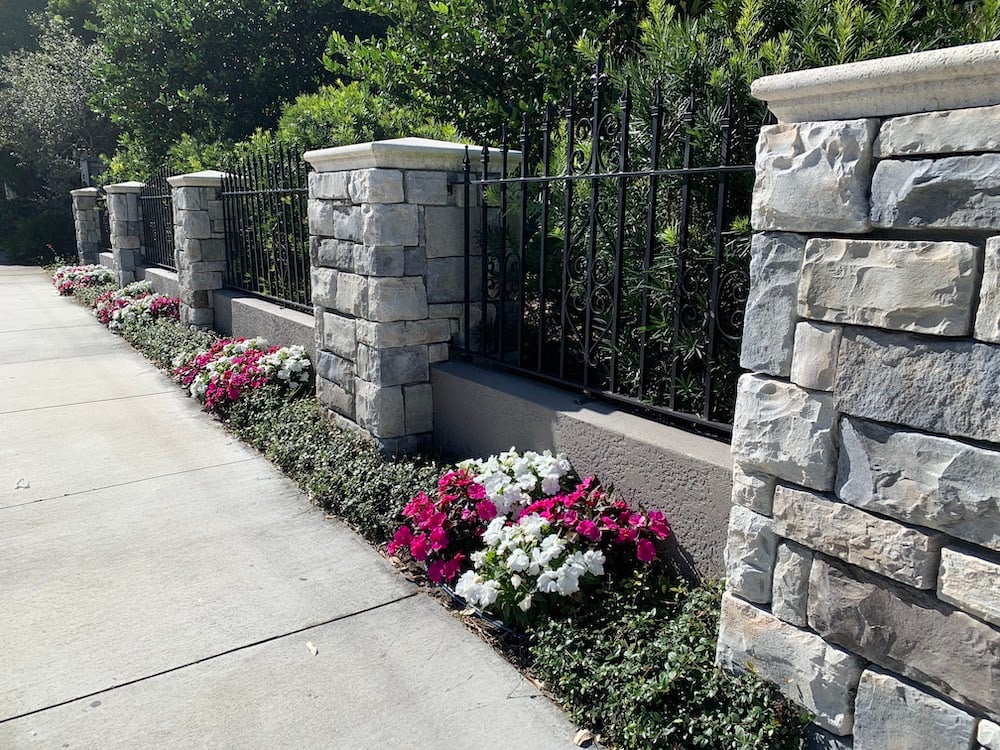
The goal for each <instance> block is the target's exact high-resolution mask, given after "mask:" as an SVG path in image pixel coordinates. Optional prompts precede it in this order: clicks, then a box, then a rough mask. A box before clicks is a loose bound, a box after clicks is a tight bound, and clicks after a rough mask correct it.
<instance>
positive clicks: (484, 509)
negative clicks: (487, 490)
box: [476, 500, 497, 521]
mask: <svg viewBox="0 0 1000 750" xmlns="http://www.w3.org/2000/svg"><path fill="white" fill-rule="evenodd" d="M476 515H477V516H479V520H480V521H490V520H492V519H494V518H496V515H497V506H496V505H494V504H493V501H492V500H480V501H479V502H478V503H476Z"/></svg>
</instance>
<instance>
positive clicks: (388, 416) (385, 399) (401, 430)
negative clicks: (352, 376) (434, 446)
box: [354, 378, 406, 438]
mask: <svg viewBox="0 0 1000 750" xmlns="http://www.w3.org/2000/svg"><path fill="white" fill-rule="evenodd" d="M354 392H355V401H354V404H355V415H356V418H357V421H358V424H359V425H360V426H361V427H363V428H364V429H366V430H368V431H369V432H370V433H371V434H372V435H374V436H376V437H382V438H392V437H402V436H403V435H405V434H406V422H405V417H404V414H405V410H404V407H403V389H402V387H401V386H396V387H394V388H386V387H382V386H378V385H375V384H374V383H369V382H367V381H364V380H361V379H360V378H359V379H358V380H356V381H355V384H354Z"/></svg>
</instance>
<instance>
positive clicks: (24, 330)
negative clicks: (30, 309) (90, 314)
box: [0, 321, 93, 334]
mask: <svg viewBox="0 0 1000 750" xmlns="http://www.w3.org/2000/svg"><path fill="white" fill-rule="evenodd" d="M92 326H93V321H89V322H87V323H74V324H73V325H71V326H46V327H45V328H15V329H13V330H6V331H0V334H3V333H35V332H36V331H65V330H66V329H68V328H90V327H92Z"/></svg>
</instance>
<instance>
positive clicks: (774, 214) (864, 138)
mask: <svg viewBox="0 0 1000 750" xmlns="http://www.w3.org/2000/svg"><path fill="white" fill-rule="evenodd" d="M877 131H878V121H877V120H846V121H830V122H799V123H779V124H777V125H768V126H765V127H763V128H761V131H760V138H759V139H758V141H757V181H756V183H755V184H754V191H753V207H752V211H751V219H752V224H753V227H754V229H757V230H767V231H787V232H841V233H843V234H860V233H863V232H867V231H868V229H869V226H870V225H869V223H868V188H869V186H870V185H871V169H872V143H873V141H874V139H875V134H876V133H877Z"/></svg>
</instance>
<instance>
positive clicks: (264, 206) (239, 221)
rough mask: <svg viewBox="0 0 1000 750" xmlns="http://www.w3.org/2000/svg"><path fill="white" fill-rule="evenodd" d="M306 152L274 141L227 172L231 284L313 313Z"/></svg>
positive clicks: (225, 199)
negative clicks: (303, 157) (302, 156)
mask: <svg viewBox="0 0 1000 750" xmlns="http://www.w3.org/2000/svg"><path fill="white" fill-rule="evenodd" d="M301 153H302V151H301V150H300V149H298V148H294V147H291V146H287V145H284V144H278V143H272V144H270V145H269V146H268V147H267V148H254V149H253V150H252V151H249V152H247V153H245V154H244V155H242V156H241V157H240V158H238V159H236V161H235V163H234V164H232V165H230V168H229V169H227V170H226V176H225V177H224V178H223V181H222V207H223V213H224V216H225V220H226V284H227V285H228V286H231V287H234V288H236V289H240V290H242V291H245V292H250V293H251V294H255V295H257V296H260V297H264V298H266V299H270V300H273V301H275V302H277V303H279V304H281V305H284V306H286V307H290V308H293V309H297V310H302V311H304V312H312V307H311V295H312V291H311V287H310V280H309V221H308V213H307V207H308V198H309V188H308V173H307V166H306V163H305V162H304V161H303V160H302V158H301Z"/></svg>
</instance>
